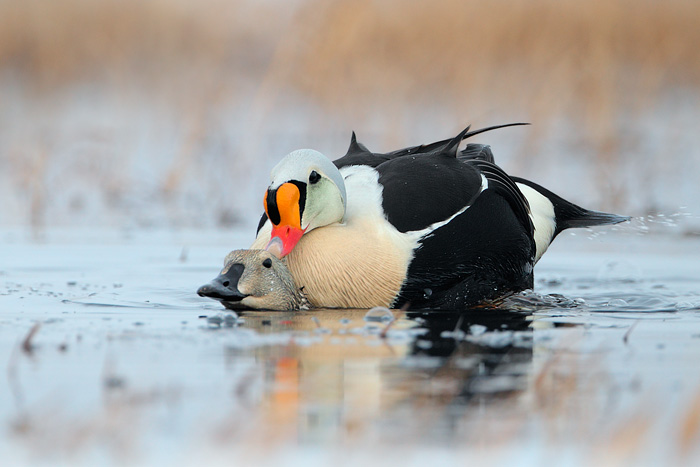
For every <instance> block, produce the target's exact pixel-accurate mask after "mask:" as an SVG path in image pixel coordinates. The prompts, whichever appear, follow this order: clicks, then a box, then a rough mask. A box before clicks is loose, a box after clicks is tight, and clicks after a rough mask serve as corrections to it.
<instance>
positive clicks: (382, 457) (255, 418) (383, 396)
mask: <svg viewBox="0 0 700 467" xmlns="http://www.w3.org/2000/svg"><path fill="white" fill-rule="evenodd" d="M0 235H1V237H2V238H1V240H2V242H3V247H2V249H1V250H0V361H2V362H3V363H2V364H3V365H4V371H3V372H2V374H3V377H2V378H0V432H1V433H2V436H1V437H0V439H2V441H0V443H1V445H0V450H1V451H2V452H3V453H4V456H8V457H6V458H8V459H11V460H12V461H13V462H16V463H26V462H44V463H46V464H51V465H55V464H56V463H57V462H58V463H67V464H71V465H73V464H84V465H94V464H95V463H100V464H124V463H127V464H130V465H133V464H135V463H136V464H139V463H141V464H150V465H152V464H166V463H167V464H170V465H182V464H188V463H195V462H196V463H203V462H209V463H210V464H229V463H230V461H231V459H236V460H240V461H241V462H243V463H246V462H248V463H261V462H266V463H276V462H282V463H287V464H291V463H297V462H298V463H302V462H303V463H305V464H312V465H327V464H328V463H331V462H332V463H336V464H337V463H340V464H343V463H360V462H361V463H363V464H379V463H386V462H389V461H396V460H397V459H400V460H401V461H405V463H407V464H409V465H418V464H425V462H439V463H447V462H461V463H463V462H464V461H473V462H477V463H480V464H483V463H485V462H509V463H513V462H519V463H521V464H526V465H543V464H546V463H551V462H552V461H553V460H556V461H557V463H567V464H570V465H589V464H591V463H593V462H596V463H597V462H600V461H606V462H609V463H627V462H629V463H634V464H642V465H643V464H647V465H656V464H658V463H661V462H663V463H669V462H673V463H676V462H680V463H686V464H692V463H693V462H697V461H698V460H700V451H699V450H698V446H699V445H700V372H698V371H697V362H698V356H700V268H699V267H698V264H700V261H699V260H700V239H698V238H694V237H682V236H672V235H658V234H649V235H640V234H639V232H637V231H631V230H627V231H625V230H624V229H623V230H621V231H617V232H609V233H608V234H606V235H602V236H594V235H590V233H587V232H585V231H584V232H578V235H575V236H572V235H562V237H561V238H559V239H557V241H556V242H555V244H554V245H553V246H552V247H551V250H550V251H549V252H547V254H546V255H545V256H544V258H543V260H542V261H541V262H540V264H538V265H537V267H536V269H535V274H536V289H535V291H531V292H526V293H523V294H519V295H516V296H513V297H509V298H508V299H506V300H505V301H504V302H503V303H500V304H497V306H496V307H495V308H493V307H491V308H484V309H475V310H470V311H467V312H463V313H446V312H440V313H429V312H427V313H426V312H420V313H417V312H410V311H408V312H401V311H397V310H394V311H393V312H392V313H391V315H388V316H385V317H384V319H382V317H381V316H379V317H374V318H373V319H367V317H366V313H367V310H316V311H308V312H282V313H281V312H246V313H241V314H239V315H234V314H231V313H229V312H226V311H225V310H224V309H223V308H222V307H220V306H219V305H218V304H217V303H216V302H213V301H210V300H206V299H203V298H200V297H197V296H196V295H195V293H194V291H195V290H196V288H197V287H198V286H199V285H201V284H202V283H204V282H206V281H208V280H209V279H211V278H212V277H214V275H215V274H216V273H217V271H218V269H219V267H220V264H221V261H222V259H223V257H224V256H225V254H226V253H227V252H228V250H230V249H233V248H240V247H242V246H245V245H246V244H247V243H248V242H249V241H250V240H249V239H248V235H247V233H246V232H237V231H228V232H224V231H220V232H196V231H180V232H160V231H155V232H145V231H136V232H100V231H95V230H90V231H52V232H48V233H47V234H46V235H45V236H44V237H43V239H41V240H40V241H36V240H33V239H31V237H27V236H26V235H25V234H24V233H22V232H18V231H4V232H2V233H0Z"/></svg>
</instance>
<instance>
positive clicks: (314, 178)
mask: <svg viewBox="0 0 700 467" xmlns="http://www.w3.org/2000/svg"><path fill="white" fill-rule="evenodd" d="M319 180H321V176H320V175H319V174H318V172H316V171H315V170H312V171H311V173H310V174H309V183H311V184H314V183H316V182H318V181H319Z"/></svg>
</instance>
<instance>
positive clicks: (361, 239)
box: [251, 125, 629, 309]
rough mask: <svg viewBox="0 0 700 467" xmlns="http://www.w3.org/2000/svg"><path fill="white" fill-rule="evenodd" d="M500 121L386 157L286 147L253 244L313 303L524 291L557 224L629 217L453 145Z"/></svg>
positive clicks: (481, 151) (426, 304)
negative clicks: (274, 258)
mask: <svg viewBox="0 0 700 467" xmlns="http://www.w3.org/2000/svg"><path fill="white" fill-rule="evenodd" d="M501 126H509V125H501ZM501 126H498V127H490V128H485V129H483V130H477V131H474V132H471V133H470V132H469V128H467V129H465V130H464V131H462V132H461V133H460V134H459V135H457V136H456V137H455V138H453V139H450V140H445V141H439V142H436V143H432V144H429V145H423V146H416V147H411V148H406V149H402V150H398V151H394V152H391V153H387V154H378V153H372V152H370V151H369V150H368V149H367V148H366V147H364V146H363V145H361V144H359V143H358V142H357V140H356V138H355V135H354V134H353V138H352V140H351V143H350V148H349V149H348V152H347V154H346V155H345V156H343V157H342V158H340V159H338V160H336V161H335V162H331V161H330V160H329V159H328V158H326V157H325V156H324V155H323V154H321V153H319V152H317V151H314V150H311V149H302V150H298V151H294V152H292V153H291V154H289V155H287V156H286V157H285V158H283V159H282V161H280V162H279V164H277V166H275V167H274V169H273V170H272V173H271V179H272V182H271V183H270V186H269V188H268V190H267V193H266V195H265V199H264V206H265V212H266V214H267V215H266V216H263V219H261V222H260V225H259V227H258V235H257V238H256V240H255V242H254V243H253V245H252V247H251V248H266V249H268V250H270V251H271V252H274V253H275V254H277V255H278V256H280V257H285V258H286V261H287V266H288V267H289V270H290V271H291V273H292V276H293V277H294V280H295V281H296V283H297V285H298V286H300V287H303V289H304V292H305V294H306V296H307V298H308V300H309V301H310V303H311V304H312V305H313V306H315V307H327V308H366V307H372V306H389V307H402V306H404V305H408V306H409V307H410V308H411V309H421V308H423V309H463V308H466V307H469V306H472V305H475V304H478V303H479V302H481V301H483V300H487V299H493V298H497V297H500V296H503V295H505V294H508V293H512V292H518V291H521V290H524V289H528V288H531V287H533V267H534V265H535V263H536V262H537V261H538V260H539V258H540V257H541V256H542V254H543V253H544V252H545V250H546V249H547V247H548V246H549V244H550V243H551V241H552V240H553V239H554V237H556V236H557V235H558V234H559V233H560V232H561V231H562V230H564V229H567V228H570V227H588V226H594V225H603V224H616V223H618V222H622V221H625V220H628V219H629V218H628V217H622V216H617V215H614V214H607V213H601V212H594V211H588V210H586V209H583V208H580V207H578V206H576V205H574V204H572V203H570V202H568V201H565V200H564V199H562V198H560V197H559V196H556V195H555V194H553V193H551V192H550V191H548V190H546V189H544V188H542V187H541V186H539V185H537V184H535V183H532V182H530V181H527V180H524V179H520V178H511V177H509V176H508V175H507V174H506V173H505V172H504V171H503V170H501V169H500V168H499V167H498V166H497V165H495V163H494V160H493V156H492V154H491V151H490V148H489V147H488V146H484V145H478V144H469V145H467V147H466V149H465V150H464V151H461V152H460V151H459V145H460V143H461V141H462V140H463V139H465V138H468V137H470V136H473V135H475V134H477V133H481V132H484V131H487V130H491V129H494V128H500V127H501Z"/></svg>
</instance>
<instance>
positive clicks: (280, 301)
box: [197, 250, 308, 310]
mask: <svg viewBox="0 0 700 467" xmlns="http://www.w3.org/2000/svg"><path fill="white" fill-rule="evenodd" d="M197 293H198V294H199V295H200V296H201V297H209V298H213V299H214V300H218V301H220V302H221V303H222V304H223V305H224V306H225V307H226V308H230V309H234V310H236V309H246V308H248V309H259V310H299V309H305V308H307V307H308V304H307V301H306V299H305V297H304V295H303V294H302V293H301V291H300V290H299V289H298V288H297V286H296V284H295V283H294V279H293V278H292V275H291V273H290V272H289V269H287V266H285V264H284V262H282V261H281V260H279V259H277V258H276V257H275V256H274V255H272V254H271V253H270V252H268V251H265V250H234V251H232V252H231V253H229V254H228V255H227V256H226V259H225V260H224V268H223V269H222V270H221V274H220V275H219V276H218V277H216V278H214V280H212V281H211V282H209V283H208V284H205V285H203V286H201V287H200V288H199V290H197Z"/></svg>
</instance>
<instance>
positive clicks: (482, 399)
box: [226, 310, 533, 442]
mask: <svg viewBox="0 0 700 467" xmlns="http://www.w3.org/2000/svg"><path fill="white" fill-rule="evenodd" d="M365 313H366V310H318V311H313V312H290V313H274V314H270V313H259V312H248V313H245V314H243V315H242V316H241V317H240V319H239V324H238V326H242V327H245V328H250V329H253V330H255V331H256V332H258V333H260V334H278V333H282V334H288V335H289V339H287V340H286V341H285V343H284V344H280V345H264V346H259V347H240V346H230V347H228V348H227V350H226V354H227V359H228V361H229V363H230V364H231V365H235V363H236V361H239V360H240V359H250V358H253V359H254V360H255V362H256V364H257V365H258V366H260V367H261V368H263V379H264V383H263V391H262V394H261V395H260V397H261V398H260V401H259V407H258V410H260V409H262V411H263V412H264V418H265V419H266V420H267V422H269V426H271V427H276V428H275V429H277V430H280V432H281V433H284V434H285V435H286V436H290V435H291V436H292V438H293V439H296V440H298V441H301V442H304V441H317V440H328V439H341V438H342V439H344V440H347V439H348V437H350V438H351V437H352V435H353V433H360V432H362V433H363V434H364V435H366V434H367V433H369V432H372V431H373V430H376V429H380V430H382V432H383V434H384V435H386V433H387V432H390V433H394V432H395V433H396V436H397V437H403V436H421V437H422V439H423V440H434V441H446V440H449V439H450V438H451V437H453V436H455V435H457V434H458V433H459V432H460V429H459V426H460V420H462V418H463V416H464V414H465V413H466V412H467V411H469V410H470V408H473V407H479V406H481V405H483V404H491V403H495V402H497V401H501V400H505V399H508V398H510V397H512V396H513V395H516V394H518V393H519V392H520V391H522V390H523V389H524V388H525V386H526V383H527V377H528V374H529V373H531V366H532V359H533V345H532V344H533V339H532V336H533V334H532V328H531V327H530V324H531V322H532V321H531V316H530V315H529V314H527V313H522V312H515V311H503V310H474V311H468V312H464V313H460V314H456V313H444V312H441V313H434V312H427V313H426V312H420V313H407V314H403V313H401V312H395V316H397V319H396V320H395V321H394V322H393V323H391V324H390V325H389V324H388V323H386V322H366V321H364V320H363V317H364V315H365ZM240 321H242V323H240ZM417 417H418V418H420V417H425V421H426V423H425V424H424V423H416V419H417ZM360 428H362V429H361V430H360ZM387 430H388V431H387ZM407 430H411V431H416V432H415V433H413V432H412V433H407V432H406V431H407ZM278 434H279V433H278Z"/></svg>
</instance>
